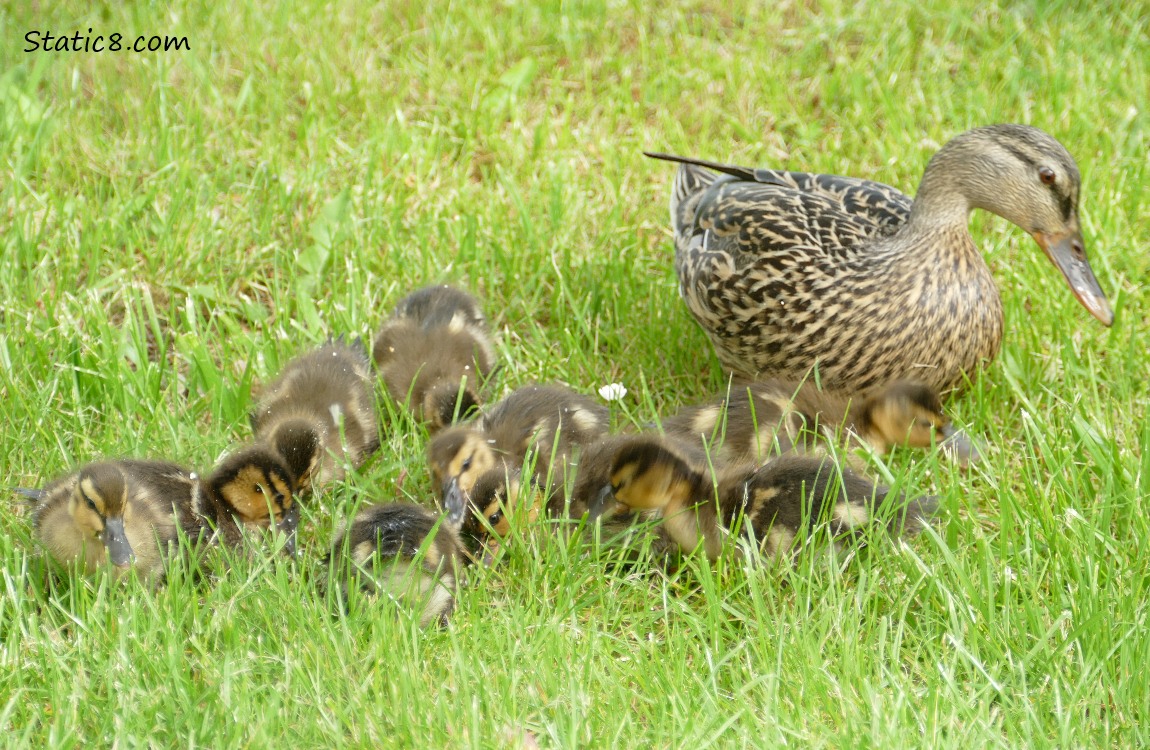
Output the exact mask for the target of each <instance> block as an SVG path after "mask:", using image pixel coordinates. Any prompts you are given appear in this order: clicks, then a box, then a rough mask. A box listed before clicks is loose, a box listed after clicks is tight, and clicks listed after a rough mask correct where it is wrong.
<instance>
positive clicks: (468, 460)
mask: <svg viewBox="0 0 1150 750" xmlns="http://www.w3.org/2000/svg"><path fill="white" fill-rule="evenodd" d="M471 459H472V457H471V456H468V457H467V458H465V459H463V464H462V465H461V466H460V467H459V470H460V471H467V470H468V469H470V468H471Z"/></svg>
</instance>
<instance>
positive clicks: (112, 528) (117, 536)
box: [104, 518, 136, 568]
mask: <svg viewBox="0 0 1150 750" xmlns="http://www.w3.org/2000/svg"><path fill="white" fill-rule="evenodd" d="M104 546H105V547H107V548H108V559H109V560H110V561H111V562H112V565H115V566H116V567H117V568H126V567H128V566H129V565H131V564H132V561H133V560H135V559H136V555H135V554H134V553H133V552H132V545H131V544H129V543H128V534H127V532H126V531H125V530H124V519H122V518H109V519H107V520H105V521H104Z"/></svg>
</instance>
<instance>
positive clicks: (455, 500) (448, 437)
mask: <svg viewBox="0 0 1150 750" xmlns="http://www.w3.org/2000/svg"><path fill="white" fill-rule="evenodd" d="M427 458H428V463H429V464H430V465H431V476H432V479H433V480H434V481H435V484H436V486H437V487H438V488H439V489H440V493H441V498H442V501H443V507H444V509H445V510H446V511H447V512H448V520H449V521H452V523H456V524H458V523H460V522H461V521H462V520H463V517H464V511H465V509H466V498H467V493H469V492H470V491H471V488H472V487H474V486H475V482H476V480H477V479H478V478H479V476H480V475H481V474H483V473H484V472H486V471H488V470H489V469H492V468H494V467H495V466H496V464H497V463H498V462H499V458H498V454H497V452H496V449H495V446H494V445H493V444H492V443H491V441H490V440H489V439H488V438H487V437H486V436H485V435H484V433H482V432H479V431H477V430H473V429H471V428H468V427H452V428H449V429H446V430H444V431H443V432H440V433H439V434H438V435H436V436H435V437H434V438H433V439H432V440H431V443H430V444H429V445H428V447H427ZM453 519H454V520H453Z"/></svg>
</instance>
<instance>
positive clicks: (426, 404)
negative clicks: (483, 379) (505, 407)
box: [421, 380, 479, 432]
mask: <svg viewBox="0 0 1150 750" xmlns="http://www.w3.org/2000/svg"><path fill="white" fill-rule="evenodd" d="M421 408H422V413H423V419H424V420H425V421H426V422H428V429H430V430H431V432H438V431H440V430H442V429H444V428H446V427H450V426H451V425H453V424H455V423H456V422H459V421H461V420H464V419H467V418H469V417H471V416H472V415H474V414H475V413H476V412H477V411H478V409H479V396H478V395H477V394H476V393H475V390H474V389H473V388H472V387H471V386H470V385H467V384H464V385H463V387H462V388H461V387H460V384H459V383H452V382H451V381H450V380H444V381H440V382H438V383H436V384H435V385H433V386H432V387H431V388H428V389H427V392H426V393H425V394H423V403H422V404H421Z"/></svg>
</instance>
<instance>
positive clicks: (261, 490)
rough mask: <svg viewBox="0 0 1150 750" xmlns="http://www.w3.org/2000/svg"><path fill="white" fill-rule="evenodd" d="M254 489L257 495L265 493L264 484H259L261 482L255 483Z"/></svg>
mask: <svg viewBox="0 0 1150 750" xmlns="http://www.w3.org/2000/svg"><path fill="white" fill-rule="evenodd" d="M252 491H253V492H255V493H256V494H257V495H262V494H264V488H263V485H259V484H257V485H255V486H254V487H252Z"/></svg>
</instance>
